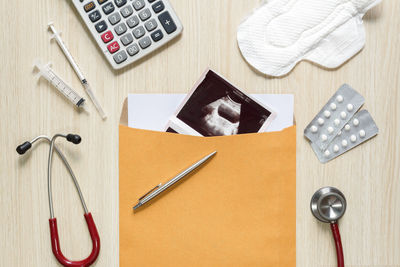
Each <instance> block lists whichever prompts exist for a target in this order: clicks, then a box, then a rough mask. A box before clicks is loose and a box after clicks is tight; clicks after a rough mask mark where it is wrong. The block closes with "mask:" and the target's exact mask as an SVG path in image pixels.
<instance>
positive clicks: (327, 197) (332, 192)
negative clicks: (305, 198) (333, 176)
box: [310, 187, 346, 223]
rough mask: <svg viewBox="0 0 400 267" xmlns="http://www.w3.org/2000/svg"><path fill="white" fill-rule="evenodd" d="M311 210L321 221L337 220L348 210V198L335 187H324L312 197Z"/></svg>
mask: <svg viewBox="0 0 400 267" xmlns="http://www.w3.org/2000/svg"><path fill="white" fill-rule="evenodd" d="M310 206H311V212H312V214H313V215H314V216H315V218H317V219H318V220H320V221H321V222H325V223H331V222H336V221H337V220H339V219H340V218H342V216H343V215H344V213H345V211H346V198H345V197H344V195H343V193H342V192H340V191H339V190H338V189H336V188H334V187H323V188H321V189H319V190H318V191H317V192H315V193H314V195H313V197H312V198H311V203H310Z"/></svg>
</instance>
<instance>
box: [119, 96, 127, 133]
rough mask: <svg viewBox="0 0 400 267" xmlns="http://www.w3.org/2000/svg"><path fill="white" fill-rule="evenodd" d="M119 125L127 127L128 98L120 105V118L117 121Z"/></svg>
mask: <svg viewBox="0 0 400 267" xmlns="http://www.w3.org/2000/svg"><path fill="white" fill-rule="evenodd" d="M119 124H120V125H124V126H128V98H127V97H126V98H125V99H124V103H123V104H122V110H121V116H120V119H119Z"/></svg>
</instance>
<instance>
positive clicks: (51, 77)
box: [34, 61, 88, 112]
mask: <svg viewBox="0 0 400 267" xmlns="http://www.w3.org/2000/svg"><path fill="white" fill-rule="evenodd" d="M34 68H37V69H38V70H39V73H38V75H39V76H42V77H44V78H45V79H46V80H47V81H49V82H50V83H51V84H52V85H53V86H54V87H55V88H56V89H57V90H58V91H59V92H61V93H62V94H63V96H65V98H66V99H68V100H69V101H70V102H71V103H72V104H74V105H75V106H76V107H78V108H82V109H83V110H85V111H86V112H88V111H87V110H86V107H85V99H83V98H82V97H80V96H79V95H78V94H77V93H76V92H75V91H74V90H73V89H72V88H71V86H69V85H68V84H66V83H65V82H64V81H63V80H62V79H61V78H60V76H58V75H57V74H56V73H55V72H54V71H53V70H52V69H51V63H48V64H46V65H42V64H41V63H40V62H39V61H36V62H35V65H34Z"/></svg>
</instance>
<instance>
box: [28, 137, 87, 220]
mask: <svg viewBox="0 0 400 267" xmlns="http://www.w3.org/2000/svg"><path fill="white" fill-rule="evenodd" d="M57 137H65V135H62V134H56V135H54V136H53V137H52V138H51V139H50V137H48V136H46V135H40V136H38V137H36V138H34V139H33V140H32V141H31V144H33V143H35V142H37V141H39V140H46V141H47V142H48V143H49V144H50V149H49V158H48V161H47V189H48V190H47V193H48V198H49V210H50V219H53V218H54V208H53V190H52V179H51V168H52V160H53V149H54V150H55V151H56V152H57V154H58V155H59V156H60V158H61V160H62V162H63V163H64V165H65V167H66V168H67V170H68V172H69V174H70V175H71V178H72V181H73V182H74V184H75V188H76V190H77V192H78V195H79V198H80V200H81V203H82V207H83V210H84V212H85V213H86V214H87V213H88V212H89V211H88V208H87V206H86V202H85V199H84V197H83V194H82V191H81V188H80V186H79V183H78V180H77V179H76V176H75V174H74V172H73V171H72V168H71V166H70V165H69V163H68V161H67V159H66V158H65V156H64V154H63V153H62V152H61V150H60V149H59V148H58V147H57V146H56V145H55V144H54V142H55V140H56V138H57Z"/></svg>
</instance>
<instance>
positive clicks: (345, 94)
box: [304, 84, 364, 151]
mask: <svg viewBox="0 0 400 267" xmlns="http://www.w3.org/2000/svg"><path fill="white" fill-rule="evenodd" d="M363 104H364V97H363V96H361V95H360V94H359V93H357V92H356V91H355V90H354V89H353V88H351V87H350V86H349V85H347V84H344V85H342V86H341V87H340V88H339V90H337V91H336V93H335V94H334V95H333V96H332V97H331V98H330V99H329V101H328V102H327V104H325V106H323V107H322V109H321V111H320V112H319V113H318V114H317V116H315V118H314V119H313V120H312V121H311V122H310V124H309V125H308V126H307V127H306V129H305V130H304V135H305V136H306V137H307V138H308V139H309V140H310V141H311V142H312V143H315V144H316V146H317V147H319V149H320V150H321V151H325V150H326V148H327V146H328V145H329V144H330V143H331V142H332V140H333V138H335V136H337V135H338V133H339V131H340V130H341V129H342V128H343V127H344V126H345V125H346V124H348V123H349V121H350V119H351V118H352V117H353V116H354V114H355V113H356V112H357V110H359V108H360V107H361V106H362V105H363ZM353 124H354V121H353Z"/></svg>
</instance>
